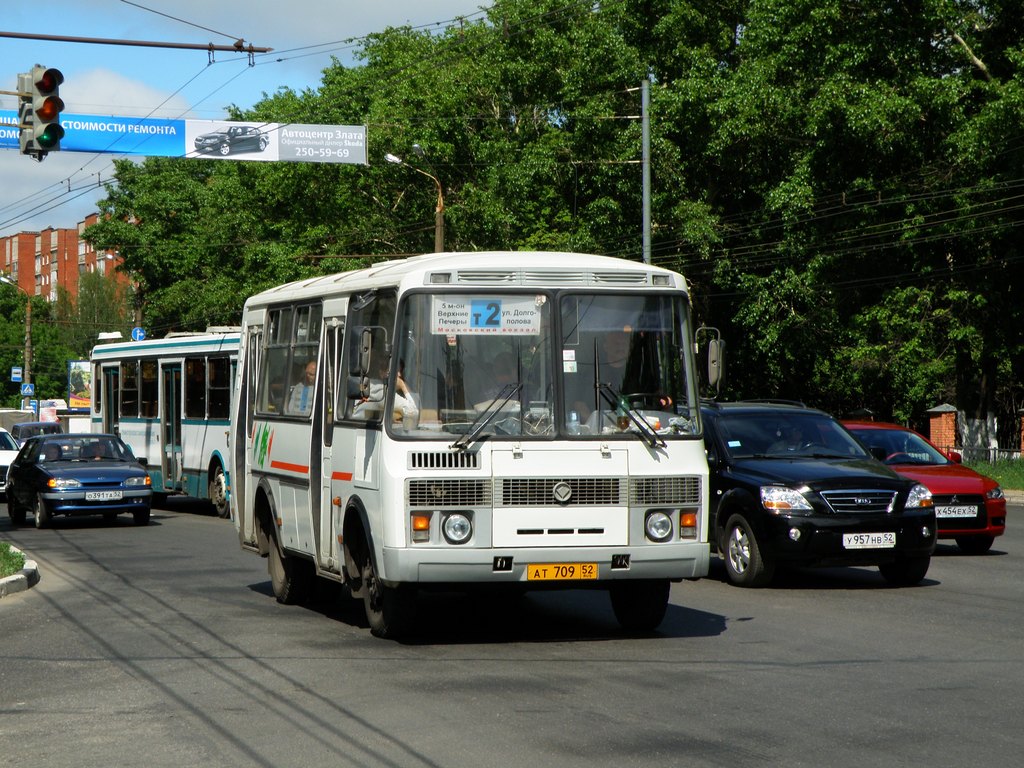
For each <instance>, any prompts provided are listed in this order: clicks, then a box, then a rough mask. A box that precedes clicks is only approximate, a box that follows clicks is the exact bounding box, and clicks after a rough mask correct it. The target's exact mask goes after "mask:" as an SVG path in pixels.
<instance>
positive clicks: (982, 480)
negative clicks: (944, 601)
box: [843, 421, 1006, 555]
mask: <svg viewBox="0 0 1024 768" xmlns="http://www.w3.org/2000/svg"><path fill="white" fill-rule="evenodd" d="M843 426H845V427H846V428H847V429H848V430H850V431H851V432H852V433H853V434H854V436H855V437H857V439H858V440H860V441H861V442H862V443H864V445H865V446H867V448H868V450H869V451H871V453H872V455H873V456H874V457H875V458H877V459H878V460H879V461H881V462H883V463H884V464H885V465H886V466H888V467H889V468H890V469H893V470H895V471H896V472H897V473H898V474H900V475H903V476H904V477H907V478H910V479H911V480H915V481H917V482H919V483H921V484H923V485H926V486H928V489H929V490H930V491H931V492H932V500H933V501H934V504H935V519H936V522H937V523H938V527H939V538H940V539H954V540H955V541H956V544H957V546H958V547H959V548H960V550H961V551H962V552H965V553H967V554H971V555H980V554H984V553H985V552H988V550H989V549H991V547H992V544H993V543H994V542H995V538H996V536H1002V535H1003V532H1004V531H1005V530H1006V498H1005V497H1004V496H1003V490H1002V488H1000V487H999V483H997V482H996V481H995V480H992V479H991V478H988V477H985V475H981V474H978V473H977V472H975V471H974V470H973V469H971V468H970V467H965V466H964V465H963V464H962V463H961V461H962V457H961V456H960V454H958V453H956V452H954V451H949V452H946V451H942V450H940V449H939V448H938V447H936V446H935V445H933V444H932V443H931V442H930V441H929V440H928V439H927V438H925V437H924V436H923V435H919V434H918V433H917V432H914V431H913V430H912V429H907V428H906V427H901V426H899V425H898V424H885V423H882V422H877V421H844V422H843Z"/></svg>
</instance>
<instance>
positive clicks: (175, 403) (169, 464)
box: [160, 363, 182, 491]
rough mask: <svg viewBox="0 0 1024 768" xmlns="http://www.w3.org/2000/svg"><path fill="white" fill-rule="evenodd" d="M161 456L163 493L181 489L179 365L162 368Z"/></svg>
mask: <svg viewBox="0 0 1024 768" xmlns="http://www.w3.org/2000/svg"><path fill="white" fill-rule="evenodd" d="M162 388H163V391H162V392H161V397H160V401H161V403H162V405H161V407H162V408H163V412H162V413H161V414H160V415H161V418H160V421H161V422H162V431H163V434H162V435H161V442H162V443H163V452H162V454H161V458H162V467H161V469H162V470H163V478H164V487H163V490H165V491H177V490H180V489H181V475H182V466H181V363H175V364H173V365H166V366H163V368H162Z"/></svg>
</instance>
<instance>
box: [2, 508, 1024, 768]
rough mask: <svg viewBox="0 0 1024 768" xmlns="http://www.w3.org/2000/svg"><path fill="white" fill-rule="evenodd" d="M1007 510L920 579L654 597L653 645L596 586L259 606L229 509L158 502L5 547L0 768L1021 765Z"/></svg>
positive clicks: (1019, 633)
mask: <svg viewBox="0 0 1024 768" xmlns="http://www.w3.org/2000/svg"><path fill="white" fill-rule="evenodd" d="M1022 513H1024V507H1020V506H1013V507H1012V508H1011V510H1010V515H1009V517H1010V524H1009V530H1008V533H1007V535H1006V536H1004V537H1002V538H1001V539H998V540H997V542H996V545H995V547H994V549H993V552H992V553H990V554H989V555H987V556H983V557H966V556H961V555H959V554H958V552H957V550H956V548H955V546H953V545H952V544H942V545H940V547H939V551H938V553H937V555H936V557H935V558H934V559H933V562H932V567H931V570H930V571H929V574H928V579H927V580H926V582H925V584H924V585H923V586H920V587H917V588H910V589H893V588H890V587H888V586H886V585H885V582H884V581H883V580H882V579H881V577H880V576H879V575H878V573H877V570H874V569H828V570H823V571H799V572H796V573H788V574H784V575H783V576H782V577H781V578H780V579H779V580H778V581H777V583H776V585H774V586H773V587H771V588H769V589H765V590H757V591H751V590H741V589H737V588H734V587H730V586H729V585H727V584H726V583H725V581H724V572H723V570H722V568H721V566H720V564H719V563H718V562H717V561H716V562H715V565H714V567H713V570H712V574H711V577H710V578H708V579H703V580H701V581H699V582H687V583H683V584H679V585H675V586H674V587H673V592H672V602H673V605H672V606H671V607H670V609H669V614H668V617H667V618H666V620H665V623H664V624H663V625H662V627H661V630H660V631H659V633H658V634H657V635H656V636H653V637H645V638H630V637H627V636H624V635H623V634H622V633H621V632H620V630H619V629H618V626H617V624H616V622H615V620H614V617H613V615H612V612H611V609H610V607H609V605H608V602H607V599H606V597H605V596H604V595H603V594H597V593H587V592H564V593H551V594H540V595H530V596H528V597H526V598H524V599H523V600H521V601H519V602H508V601H499V602H494V601H490V600H487V599H485V598H483V597H467V596H461V595H435V596H430V597H429V598H427V599H425V600H424V601H423V602H424V606H423V607H424V611H423V613H424V614H425V615H426V620H425V622H424V626H423V630H422V632H421V633H420V635H419V636H418V637H417V638H415V639H414V640H412V641H408V642H405V643H396V642H389V641H381V640H377V639H374V638H373V637H371V636H370V633H369V631H368V630H367V628H366V625H365V621H364V619H363V616H362V609H361V606H358V605H345V604H343V603H342V602H341V601H340V599H339V598H338V596H337V595H335V594H330V593H329V592H328V593H327V594H325V595H323V597H322V600H321V601H320V602H318V603H317V604H315V605H313V606H309V607H297V606H282V605H278V604H277V603H276V602H275V601H274V599H273V597H272V596H271V595H270V585H269V581H268V578H267V575H266V562H265V561H264V560H261V559H260V558H258V557H256V556H254V555H252V554H249V553H247V552H242V551H241V550H240V549H239V547H238V544H237V539H236V537H235V533H234V528H233V527H232V525H231V523H230V522H229V521H224V520H219V519H217V518H214V517H210V516H205V515H200V514H196V513H195V512H193V511H189V508H188V507H186V506H182V505H176V506H175V508H174V509H173V510H170V511H160V512H155V513H154V518H153V523H152V524H151V525H150V526H148V527H144V528H136V527H135V526H133V525H132V524H131V522H130V520H129V519H128V518H125V519H124V520H123V521H120V522H118V523H117V524H112V525H107V524H104V523H103V521H102V520H99V519H97V520H91V519H90V520H82V521H67V522H64V521H58V524H57V526H56V527H55V528H53V529H50V530H43V531H36V530H35V529H34V528H31V527H25V528H18V529H11V527H10V523H9V520H8V518H7V516H6V515H5V514H2V513H0V535H2V536H3V537H4V538H5V539H8V540H10V541H12V542H13V543H14V544H15V545H16V546H18V547H19V548H21V549H23V550H25V551H26V552H27V553H28V554H29V556H30V557H32V558H34V559H35V560H36V561H37V562H38V563H39V568H40V573H41V580H40V582H39V584H38V585H36V586H35V587H33V588H32V589H30V590H28V591H25V592H20V593H18V594H15V595H11V596H8V597H6V598H4V599H3V600H0V649H2V654H3V658H2V659H0V765H11V766H30V767H33V766H46V768H58V767H60V766H69V768H70V767H72V766H73V767H74V768H92V767H93V766H95V767H97V768H98V767H100V766H103V767H104V768H106V767H108V766H143V765H144V766H175V767H176V768H181V767H182V766H204V767H206V766H304V767H308V766H314V765H317V766H332V767H333V766H396V767H397V766H402V767H404V766H412V767H414V768H417V767H421V766H423V767H435V766H436V767H442V766H443V767H445V768H447V767H449V766H453V767H454V766H473V767H477V766H502V767H504V766H509V765H522V766H529V767H530V768H545V767H546V766H570V767H574V766H581V767H586V768H595V767H596V766H729V767H730V768H744V767H745V766H781V765H786V766H813V767H814V768H822V767H825V766H850V767H851V768H853V767H856V768H867V767H869V766H923V765H927V766H932V767H935V766H951V767H952V766H956V768H961V767H962V766H968V765H1017V764H1019V763H1020V756H1021V754H1022V748H1024V735H1022V732H1021V730H1022V729H1021V717H1020V701H1021V691H1022V690H1024V640H1022V638H1024V617H1022V616H1024V611H1022V610H1021V594H1022V592H1021V586H1020V585H1021V582H1022V581H1024V578H1022V577H1024V565H1022V564H1024V525H1022V524H1020V520H1021V515H1022Z"/></svg>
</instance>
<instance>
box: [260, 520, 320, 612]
mask: <svg viewBox="0 0 1024 768" xmlns="http://www.w3.org/2000/svg"><path fill="white" fill-rule="evenodd" d="M267 570H268V571H269V572H270V586H271V587H272V588H273V590H274V597H276V598H277V602H279V603H284V604H285V605H294V604H295V603H301V602H302V601H304V600H305V599H306V598H307V597H308V596H309V591H310V589H311V588H312V586H313V571H312V563H307V562H306V561H304V560H299V559H298V558H296V557H291V556H289V555H286V554H284V553H283V552H282V551H281V547H279V546H278V544H277V537H276V536H274V537H272V538H271V542H270V553H269V554H268V555H267Z"/></svg>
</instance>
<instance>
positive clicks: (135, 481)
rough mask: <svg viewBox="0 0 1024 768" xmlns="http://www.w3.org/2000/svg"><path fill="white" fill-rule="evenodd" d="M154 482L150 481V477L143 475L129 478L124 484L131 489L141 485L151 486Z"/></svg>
mask: <svg viewBox="0 0 1024 768" xmlns="http://www.w3.org/2000/svg"><path fill="white" fill-rule="evenodd" d="M152 482H153V481H152V480H150V479H149V475H143V476H142V477H129V478H128V479H127V480H125V481H124V484H125V485H126V486H129V487H134V486H139V485H150V484H151V483H152Z"/></svg>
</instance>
